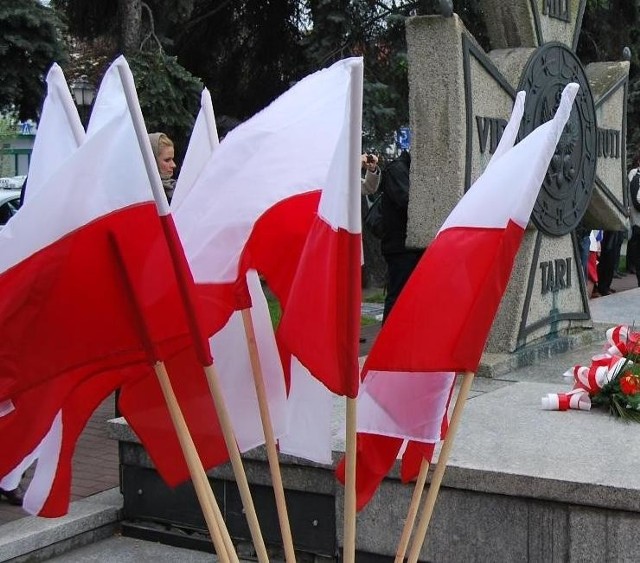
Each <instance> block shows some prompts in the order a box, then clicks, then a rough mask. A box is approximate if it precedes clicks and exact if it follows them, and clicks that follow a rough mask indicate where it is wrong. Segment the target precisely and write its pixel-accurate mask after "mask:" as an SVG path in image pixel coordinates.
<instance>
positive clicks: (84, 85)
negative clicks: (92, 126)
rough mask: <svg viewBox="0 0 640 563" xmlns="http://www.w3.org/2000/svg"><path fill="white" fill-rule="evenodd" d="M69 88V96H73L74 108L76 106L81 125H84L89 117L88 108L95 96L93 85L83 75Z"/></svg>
mask: <svg viewBox="0 0 640 563" xmlns="http://www.w3.org/2000/svg"><path fill="white" fill-rule="evenodd" d="M70 88H71V94H73V99H74V100H75V102H76V106H78V110H79V113H80V117H81V118H82V123H83V124H84V123H85V122H86V121H87V117H88V116H89V108H90V107H91V104H92V103H93V98H94V96H95V95H96V89H95V88H94V87H93V84H91V82H89V80H87V75H86V74H83V75H82V76H81V77H80V78H76V79H75V80H74V81H73V82H72V83H71V86H70Z"/></svg>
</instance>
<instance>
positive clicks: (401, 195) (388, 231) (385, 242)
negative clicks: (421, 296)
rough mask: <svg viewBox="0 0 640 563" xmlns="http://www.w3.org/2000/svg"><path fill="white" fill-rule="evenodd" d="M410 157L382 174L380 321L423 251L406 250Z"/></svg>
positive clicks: (402, 157) (403, 157) (406, 155)
mask: <svg viewBox="0 0 640 563" xmlns="http://www.w3.org/2000/svg"><path fill="white" fill-rule="evenodd" d="M410 167H411V155H410V153H409V152H408V151H404V152H403V153H402V154H401V155H400V156H399V157H398V158H396V159H395V160H392V161H391V162H390V163H389V164H388V165H387V166H386V167H385V169H384V170H383V171H382V178H381V180H380V189H381V190H382V193H383V195H382V198H383V200H382V223H383V235H382V241H381V244H382V248H381V249H382V256H383V257H384V259H385V261H386V263H387V279H388V283H387V294H386V297H385V300H384V312H383V322H384V320H385V319H386V318H387V317H388V315H389V313H390V312H391V309H392V308H393V305H394V304H395V302H396V299H397V298H398V296H399V295H400V292H401V291H402V288H403V287H404V284H405V283H406V282H407V280H408V279H409V276H411V273H412V272H413V269H414V268H415V267H416V265H417V264H418V262H419V261H420V258H421V256H422V254H423V252H424V249H412V248H407V246H406V239H407V212H408V208H409V169H410Z"/></svg>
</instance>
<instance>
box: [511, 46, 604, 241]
mask: <svg viewBox="0 0 640 563" xmlns="http://www.w3.org/2000/svg"><path fill="white" fill-rule="evenodd" d="M569 82H577V83H578V84H579V85H580V90H578V94H577V96H576V99H575V102H574V104H573V109H572V110H571V116H570V117H569V121H568V122H567V124H566V126H565V128H564V131H563V133H562V137H561V138H560V141H559V142H558V146H557V147H556V152H555V154H554V155H553V158H552V159H551V163H550V164H549V169H548V170H547V175H546V176H545V179H544V182H543V184H542V189H541V190H540V195H539V196H538V199H537V201H536V204H535V207H534V208H533V214H532V216H531V218H532V220H533V222H534V224H535V225H536V227H537V228H538V229H539V230H540V231H542V232H543V233H546V234H548V235H551V236H562V235H565V234H567V233H569V232H571V231H572V230H573V229H575V227H576V226H577V224H578V222H579V221H580V219H582V216H583V215H584V212H585V211H586V209H587V206H588V205H589V200H590V199H591V191H592V189H593V182H594V179H595V174H596V160H597V156H598V152H597V142H598V138H597V133H598V132H597V128H596V110H595V105H594V103H593V97H592V96H591V89H590V88H589V83H588V82H587V77H586V75H585V72H584V69H583V68H582V65H581V64H580V61H579V60H578V59H577V58H576V56H575V55H574V54H573V53H572V52H571V51H570V50H569V49H568V48H567V47H565V46H564V45H563V44H561V43H555V42H554V43H547V44H545V45H543V46H542V47H541V48H539V49H537V50H536V52H535V53H534V54H533V55H532V56H531V58H530V59H529V61H528V62H527V65H526V66H525V69H524V71H523V73H522V77H521V78H520V84H519V85H518V91H520V90H524V91H526V92H527V97H526V100H525V110H524V116H523V118H522V125H521V126H520V136H521V137H526V136H527V135H528V134H529V133H531V131H533V130H534V129H535V128H536V127H538V126H539V125H542V124H543V123H545V122H546V121H548V120H549V119H551V118H552V117H553V116H554V115H555V112H556V110H557V109H558V105H559V103H560V97H561V95H562V90H563V89H564V87H565V86H566V85H567V84H568V83H569Z"/></svg>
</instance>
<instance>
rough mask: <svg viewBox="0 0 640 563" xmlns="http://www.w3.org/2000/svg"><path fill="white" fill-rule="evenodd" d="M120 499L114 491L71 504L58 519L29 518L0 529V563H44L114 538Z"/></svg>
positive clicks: (116, 491)
mask: <svg viewBox="0 0 640 563" xmlns="http://www.w3.org/2000/svg"><path fill="white" fill-rule="evenodd" d="M121 510H122V495H121V494H120V492H119V490H118V489H117V488H113V489H110V490H108V491H105V492H103V493H98V494H97V495H93V496H91V497H88V498H86V499H82V500H78V501H75V502H72V503H71V506H70V509H69V514H67V515H66V516H63V517H61V518H39V517H36V516H28V517H26V518H21V519H20V520H15V521H13V522H9V523H7V524H4V525H2V526H0V561H11V562H12V563H13V562H16V563H17V562H22V561H25V562H26V561H29V562H36V561H45V560H47V559H50V558H51V557H53V556H56V555H60V554H62V553H65V552H67V551H70V550H71V549H74V548H77V547H79V546H82V545H86V544H89V543H93V542H95V541H97V540H99V539H103V538H105V537H107V536H110V535H113V533H114V531H116V529H117V528H118V525H119V524H118V523H119V520H120V513H121Z"/></svg>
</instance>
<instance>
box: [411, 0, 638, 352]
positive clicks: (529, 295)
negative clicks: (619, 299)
mask: <svg viewBox="0 0 640 563" xmlns="http://www.w3.org/2000/svg"><path fill="white" fill-rule="evenodd" d="M584 4H585V0H582V1H577V0H575V1H572V0H561V1H555V0H554V1H551V0H544V1H543V0H514V1H513V2H507V3H503V2H498V1H496V0H487V1H485V2H481V3H480V5H481V9H482V11H483V12H484V14H485V17H486V25H487V31H488V36H489V41H490V44H491V46H492V50H491V51H489V52H488V53H487V52H485V51H484V50H483V49H482V48H481V47H480V46H479V44H478V43H477V41H476V40H475V39H474V37H473V36H472V35H471V34H470V33H469V32H468V31H467V30H466V28H465V27H464V25H463V23H462V22H461V20H460V19H459V18H458V16H457V15H456V14H453V15H452V16H451V17H442V16H417V17H413V18H410V19H409V20H408V22H407V43H408V56H409V96H410V98H409V109H410V120H411V127H412V129H413V131H412V152H413V158H412V161H413V162H414V163H419V165H414V166H413V167H412V169H411V190H410V198H409V226H408V238H407V243H408V244H409V245H411V246H416V247H425V246H427V245H428V244H429V242H430V241H431V240H432V239H433V237H434V236H435V234H436V232H437V230H438V228H439V226H440V225H441V224H442V223H443V221H444V219H445V218H446V216H447V215H448V214H449V212H450V211H451V209H452V208H453V207H454V206H455V204H456V203H457V202H458V200H459V199H460V198H461V197H462V195H463V194H464V192H465V191H466V190H467V189H468V188H469V187H470V185H471V184H472V183H473V182H474V181H475V180H476V179H477V178H478V176H479V175H480V174H481V173H482V171H483V170H484V168H485V167H486V165H487V163H488V162H489V160H490V158H491V155H492V154H493V152H494V150H495V148H496V146H497V144H498V141H499V139H500V136H501V134H502V131H503V130H504V127H505V126H506V123H507V120H508V118H509V115H510V113H511V109H512V106H513V101H514V99H515V95H516V93H517V92H518V91H520V90H525V91H526V92H527V98H526V103H525V114H524V117H523V120H522V124H521V129H520V134H519V138H522V137H524V136H526V135H527V134H528V133H530V132H531V131H532V130H533V129H535V128H536V127H537V126H538V125H540V124H542V123H544V122H545V121H547V120H548V119H549V118H551V117H552V116H553V115H554V113H555V110H556V108H557V104H558V102H559V99H560V93H561V92H562V89H563V87H564V86H565V85H566V84H567V83H569V82H577V83H579V84H580V90H579V92H578V96H577V98H576V101H575V104H574V108H573V110H572V113H571V117H570V119H569V122H568V124H567V126H566V128H565V131H564V133H563V135H562V138H561V140H560V142H559V144H558V147H557V150H556V153H555V155H554V157H553V160H552V162H551V165H550V166H549V170H548V172H547V176H546V178H545V181H544V183H543V186H542V189H541V192H540V195H539V197H538V200H537V202H536V205H535V208H534V211H533V215H532V220H531V222H530V224H529V227H528V228H527V231H526V234H525V238H524V240H523V243H522V247H521V249H520V252H519V254H518V257H517V259H516V263H515V266H514V270H513V274H512V277H511V280H510V282H509V285H508V287H507V291H506V293H505V296H504V298H503V301H502V303H501V306H500V309H499V311H498V315H497V317H496V320H495V322H494V325H493V327H492V330H491V334H490V336H489V341H488V344H487V351H488V352H490V353H491V352H492V353H506V354H513V353H514V352H519V351H522V350H526V349H527V348H528V347H531V346H534V345H536V344H538V343H541V342H545V341H549V340H552V339H555V338H556V337H559V336H566V335H568V334H570V333H574V332H575V331H576V329H578V330H580V329H583V328H588V327H591V326H592V323H591V317H590V312H589V303H588V298H587V294H586V288H585V284H584V279H583V276H582V273H581V271H580V267H581V262H580V254H579V250H578V246H577V241H576V238H575V234H574V230H575V228H576V226H577V225H578V223H579V222H580V220H583V221H584V223H585V225H586V226H588V227H589V228H601V229H609V230H620V229H622V228H624V219H625V214H626V208H627V202H626V189H625V186H626V163H625V146H626V97H627V83H628V74H629V63H628V62H627V61H623V62H602V63H594V64H589V65H587V66H586V68H585V67H583V65H582V64H581V62H580V60H579V59H578V57H577V56H576V54H575V47H576V44H577V40H578V35H579V32H580V26H581V21H582V14H583V12H584ZM465 266H466V265H465V264H460V265H459V269H457V270H456V271H452V272H451V275H452V276H455V275H459V274H460V273H461V272H462V271H463V270H464V268H465ZM469 329H470V330H473V327H469Z"/></svg>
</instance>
